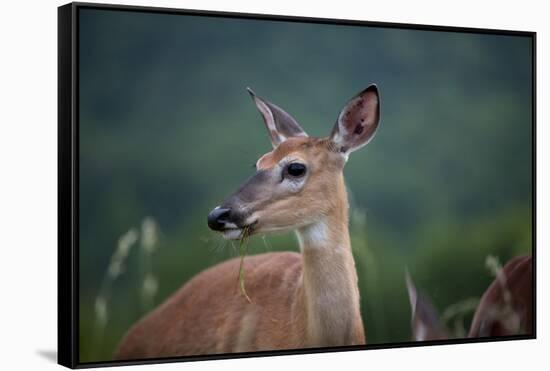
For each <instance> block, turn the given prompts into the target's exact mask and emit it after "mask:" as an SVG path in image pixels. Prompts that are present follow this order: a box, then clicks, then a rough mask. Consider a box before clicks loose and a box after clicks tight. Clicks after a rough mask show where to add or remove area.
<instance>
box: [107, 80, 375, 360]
mask: <svg viewBox="0 0 550 371" xmlns="http://www.w3.org/2000/svg"><path fill="white" fill-rule="evenodd" d="M250 93H251V95H252V97H253V98H254V101H255V102H256V104H257V106H258V108H259V109H260V112H261V113H262V116H263V117H264V121H265V122H266V125H267V128H268V131H269V130H278V131H275V132H274V133H271V137H272V144H273V145H274V147H275V148H274V150H273V151H271V152H269V153H267V154H265V155H264V156H262V157H261V158H260V159H259V160H258V162H257V165H256V166H257V168H258V172H257V173H256V174H255V175H254V176H252V177H251V178H250V179H249V180H248V181H247V182H246V183H245V184H244V185H243V186H242V187H241V188H240V189H239V190H238V191H237V192H236V193H234V194H233V195H232V196H230V198H229V199H227V200H226V201H224V203H223V204H222V205H221V206H220V207H222V208H224V209H226V210H231V213H232V215H233V214H234V215H239V216H234V218H235V219H234V220H233V221H231V223H232V224H233V225H234V226H236V225H237V224H235V223H238V225H239V227H238V228H243V226H246V227H247V231H250V233H252V234H260V233H261V234H264V233H268V232H272V231H288V230H295V231H296V233H297V235H298V240H299V242H300V250H301V254H296V253H290V252H286V253H268V254H261V255H255V256H250V257H247V258H246V260H245V272H246V277H245V282H246V291H247V293H248V296H249V297H250V298H251V300H252V303H249V302H248V301H247V299H246V298H245V296H244V295H243V294H242V293H241V292H240V290H239V282H238V274H239V261H238V260H236V259H233V260H230V261H228V262H225V263H222V264H219V265H217V266H215V267H212V268H210V269H208V270H206V271H204V272H202V273H200V274H199V275H197V276H196V277H195V278H193V279H192V280H191V281H190V282H188V283H187V284H186V285H184V286H183V287H182V288H181V289H180V290H179V291H178V292H176V293H175V294H174V295H173V296H172V297H170V298H168V300H166V302H164V304H162V305H161V306H160V307H158V308H157V309H155V310H154V311H153V312H152V313H150V314H149V315H147V316H146V317H145V318H143V319H142V320H141V321H139V322H138V323H137V324H135V325H134V326H133V327H132V328H131V329H130V330H129V332H128V334H127V335H126V336H125V338H124V339H123V340H122V342H121V344H120V346H119V348H118V349H117V351H116V355H115V356H116V358H117V359H138V358H150V357H167V356H181V355H201V354H214V353H232V352H251V351H259V350H277V349H297V348H307V347H324V346H344V345H356V344H364V343H365V335H364V332H363V322H362V319H361V314H360V309H359V288H358V285H357V273H356V270H355V262H354V260H353V255H352V252H351V246H350V238H349V231H348V200H347V194H346V187H345V184H344V177H343V168H344V165H345V163H346V160H347V156H348V154H349V152H351V151H352V150H355V149H357V148H359V147H361V146H363V145H364V144H366V143H367V142H368V141H369V140H370V139H371V138H372V136H373V134H374V131H375V130H376V127H377V126H378V116H379V112H378V110H379V108H378V91H377V88H376V86H375V85H371V86H370V87H369V88H367V89H366V90H364V91H363V92H361V93H360V94H359V95H358V96H357V97H356V98H354V99H353V100H352V101H351V102H350V103H349V104H348V106H346V108H345V109H344V111H343V112H352V113H353V114H354V116H353V119H354V120H359V122H361V125H365V128H367V130H350V128H351V127H352V126H353V127H355V126H356V125H357V123H356V122H351V121H350V120H347V119H345V118H342V119H339V121H338V122H337V123H336V126H335V129H334V130H333V135H331V137H330V138H322V139H319V138H310V137H307V136H306V134H305V132H303V130H302V129H301V128H300V127H299V125H298V124H297V123H296V122H295V121H294V119H292V118H291V117H290V116H289V115H288V114H287V113H285V112H284V111H282V110H281V109H280V108H278V107H276V106H274V105H272V104H270V103H268V102H265V101H263V100H262V99H261V98H259V97H257V96H256V95H255V94H254V93H253V92H252V91H250ZM359 103H360V105H361V107H360V109H359V110H357V107H356V106H358V104H359ZM364 104H366V106H368V107H369V109H367V110H365V109H363V108H362V107H363V105H364ZM270 110H271V111H270ZM371 111H372V112H371ZM340 116H342V114H341V115H340ZM348 116H349V114H348ZM352 121H353V120H352ZM277 128H279V129H277ZM281 138H283V140H282V141H281V142H279V140H280V139H281ZM289 162H299V163H301V164H302V165H304V166H305V168H306V169H307V172H304V173H302V174H301V175H300V176H296V177H294V178H293V177H292V176H290V175H289V174H287V175H288V178H287V177H285V169H287V166H288V165H289ZM215 210H217V209H215ZM239 213H240V214H239ZM216 228H218V227H217V225H216ZM217 230H219V231H220V232H222V233H224V232H227V231H226V230H224V229H223V228H220V229H217ZM235 230H236V229H235V228H233V230H230V231H229V232H228V233H234V232H235ZM237 233H238V230H237ZM237 235H238V234H237ZM231 236H232V235H231ZM230 238H235V237H230Z"/></svg>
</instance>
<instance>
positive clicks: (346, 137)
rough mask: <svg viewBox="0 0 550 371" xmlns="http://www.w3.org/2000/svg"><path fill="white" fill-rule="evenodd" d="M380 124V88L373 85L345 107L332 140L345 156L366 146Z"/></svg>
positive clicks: (333, 132) (331, 135)
mask: <svg viewBox="0 0 550 371" xmlns="http://www.w3.org/2000/svg"><path fill="white" fill-rule="evenodd" d="M379 122H380V98H379V95H378V88H377V86H376V85H374V84H372V85H370V86H369V87H368V88H366V89H365V90H363V91H362V92H361V93H359V94H357V95H356V96H355V97H354V98H353V99H352V100H350V101H349V102H348V104H347V105H346V106H345V107H344V109H343V110H342V112H340V115H339V116H338V121H336V124H334V128H333V129H332V133H331V134H330V138H331V140H332V142H333V143H334V144H335V145H336V148H337V149H338V150H339V151H340V152H342V153H343V154H344V155H347V154H349V153H350V152H353V151H355V150H358V149H359V148H361V147H363V146H364V145H366V144H367V143H368V142H369V141H370V140H371V139H372V138H373V137H374V133H375V132H376V129H377V128H378V123H379Z"/></svg>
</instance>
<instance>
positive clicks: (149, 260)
mask: <svg viewBox="0 0 550 371" xmlns="http://www.w3.org/2000/svg"><path fill="white" fill-rule="evenodd" d="M79 31H80V50H79V53H80V357H81V361H83V362H86V361H100V360H108V359H110V357H111V353H112V351H113V349H114V347H115V345H116V343H117V342H118V341H119V340H120V338H121V336H122V335H123V334H124V332H125V331H126V330H127V329H128V327H129V326H130V325H131V324H132V323H134V322H135V321H136V320H137V319H138V318H139V317H141V316H142V315H143V314H144V312H146V311H147V310H149V309H150V308H151V307H152V306H154V305H157V304H158V303H160V302H161V301H162V300H163V299H165V298H166V297H167V296H168V295H170V294H171V293H172V292H174V291H175V290H176V289H177V288H178V287H179V286H180V285H181V284H183V283H184V282H185V281H186V280H188V279H189V278H190V277H192V276H193V275H194V274H196V273H197V272H200V271H201V270H203V269H205V268H206V267H209V266H211V265H213V264H216V263H217V262H220V261H223V260H226V259H228V258H231V257H235V256H237V255H238V252H237V250H236V249H235V246H233V245H232V244H231V243H229V242H225V241H223V240H222V239H221V238H220V237H219V236H217V235H216V234H214V233H213V232H211V231H210V230H209V229H208V227H207V225H206V215H207V213H208V212H209V211H210V210H211V208H212V207H214V206H216V205H217V204H218V203H219V202H220V201H221V200H222V199H223V198H225V196H227V195H228V194H229V193H230V192H232V191H233V190H235V189H236V187H238V185H239V184H240V183H241V182H242V181H243V180H244V179H245V178H246V177H248V176H249V175H251V174H252V172H253V171H254V170H253V169H252V165H253V164H254V163H255V161H256V160H257V158H258V157H259V156H260V155H262V154H263V153H265V152H267V151H269V150H270V144H269V140H268V136H267V133H266V132H265V128H264V125H263V123H262V121H261V118H260V116H259V114H258V112H257V111H256V108H255V107H254V105H253V104H252V102H251V101H250V98H249V97H248V95H247V93H246V91H245V87H246V86H250V87H252V88H253V89H254V90H255V91H256V92H257V93H258V94H259V95H261V96H263V97H265V98H267V99H268V100H270V101H272V102H274V103H276V104H277V105H280V106H281V107H283V108H284V109H285V110H287V111H288V112H289V113H290V114H292V115H293V116H294V117H295V118H296V119H297V120H298V121H299V122H300V123H301V125H302V126H303V127H304V128H305V130H306V131H307V132H308V133H309V134H310V135H312V136H325V135H328V133H329V132H330V129H331V128H332V125H333V123H334V121H335V119H336V117H337V115H338V113H339V112H340V109H341V108H342V107H343V106H344V104H345V103H346V101H347V100H348V99H350V98H351V97H352V96H353V95H355V94H356V93H357V92H358V91H360V90H362V89H363V88H364V87H366V86H367V85H368V84H370V83H376V84H378V86H379V88H380V91H381V110H382V119H381V127H380V130H379V132H378V134H377V136H376V138H375V139H374V140H373V141H372V142H371V143H370V144H369V145H368V146H367V147H366V148H365V149H363V150H361V151H358V152H356V153H354V154H352V155H351V158H350V161H349V162H348V164H347V167H346V170H345V174H346V180H347V185H348V188H349V191H350V199H351V201H352V205H351V214H352V215H351V216H352V217H351V232H352V245H353V249H354V253H355V257H356V263H357V268H358V273H359V280H360V289H361V295H362V311H363V318H364V322H365V327H366V333H367V341H368V342H369V343H371V344H372V343H392V342H402V341H408V340H409V339H410V327H409V318H410V311H409V304H408V298H407V293H406V288H405V282H404V271H405V268H408V269H409V271H410V272H411V275H412V276H413V278H414V279H415V281H416V283H417V285H418V286H419V287H421V288H423V289H424V290H425V291H426V292H428V293H429V294H430V296H431V297H432V299H433V300H434V302H435V304H436V305H437V307H438V309H439V310H440V311H441V312H443V311H444V310H445V308H448V307H449V306H450V305H453V304H456V303H457V302H460V301H462V300H466V299H468V298H472V297H479V296H480V295H481V293H482V292H483V290H484V289H485V288H486V287H487V285H488V284H489V282H490V281H491V280H492V277H491V275H490V272H489V271H488V270H487V269H486V268H485V266H484V262H485V259H486V257H487V256H488V255H494V256H496V257H498V258H499V259H500V260H501V261H502V262H505V261H506V260H508V259H509V258H510V257H512V256H515V255H517V254H523V253H529V252H530V251H531V249H532V228H533V225H532V197H533V194H532V175H533V174H532V165H533V164H532V148H533V143H532V135H533V133H532V126H531V123H532V96H531V89H532V69H531V48H532V45H531V40H530V39H529V38H527V37H522V36H510V35H492V34H475V33H458V32H434V31H423V30H404V29H394V28H382V27H358V26H344V25H321V24H311V23H294V22H282V21H260V20H244V19H227V18H217V17H203V16H181V15H173V14H150V13H141V12H128V11H115V10H97V9H95V10H94V9H84V10H81V11H80V29H79ZM144 220H146V221H151V220H154V223H155V225H156V226H158V238H157V240H156V241H155V243H156V250H155V252H154V254H148V255H147V254H146V255H143V254H138V253H133V252H132V251H126V252H128V254H127V256H125V259H126V260H125V263H124V265H123V266H122V267H121V268H122V270H121V272H120V274H119V275H117V276H116V278H117V279H116V280H115V281H113V282H110V283H109V285H110V287H109V289H108V290H109V296H108V300H107V301H106V302H104V303H99V304H98V300H97V298H98V296H99V295H101V292H103V291H102V290H104V289H102V287H104V285H105V282H106V281H105V280H106V279H105V277H106V276H108V270H109V267H110V264H111V263H112V255H113V254H114V252H115V251H116V250H117V246H118V247H120V242H119V238H120V237H121V236H124V235H125V234H126V233H127V232H128V231H130V230H132V229H133V230H136V231H138V235H139V230H140V228H141V226H142V223H143V221H144ZM138 239H139V238H138ZM136 241H137V240H136ZM136 241H133V243H135V244H136V246H137V245H140V242H139V241H137V242H136ZM135 249H137V247H136V248H135ZM297 249H298V245H297V242H296V240H295V238H294V236H293V235H292V234H290V233H289V234H285V235H279V236H268V237H266V238H261V237H255V238H253V239H252V241H251V245H250V248H249V253H261V252H265V251H272V250H297ZM144 256H145V258H144ZM144 266H146V267H147V269H146V273H144V269H143V267H144ZM147 275H150V276H151V277H154V282H153V281H149V282H148V283H147V284H145V283H144V281H146V279H145V277H146V276H147ZM153 283H154V284H153ZM144 285H145V286H147V285H149V286H148V287H149V290H151V289H152V288H154V290H152V291H151V293H152V297H153V298H154V299H153V300H152V303H150V304H149V305H148V306H146V307H144V306H143V305H139V304H140V303H141V302H142V300H141V299H140V298H141V297H142V294H143V293H142V291H143V289H144V288H143V287H144ZM98 315H99V316H100V317H101V316H102V315H103V316H104V317H101V318H103V319H102V320H104V321H105V322H102V323H104V330H102V333H101V334H98V333H97V332H98V331H97V326H98ZM101 318H100V319H101ZM464 321H465V322H466V324H467V323H468V321H469V317H468V313H466V314H465V319H464ZM100 322H101V321H100Z"/></svg>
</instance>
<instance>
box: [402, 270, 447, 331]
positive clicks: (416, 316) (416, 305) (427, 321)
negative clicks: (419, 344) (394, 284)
mask: <svg viewBox="0 0 550 371" xmlns="http://www.w3.org/2000/svg"><path fill="white" fill-rule="evenodd" d="M405 282H406V283H407V292H408V293H409V301H410V304H411V332H412V340H415V341H425V340H441V339H449V334H448V332H447V329H446V328H445V326H444V325H443V324H442V323H441V320H440V319H439V315H438V313H437V310H436V309H435V306H434V305H433V303H432V301H431V300H430V298H429V297H427V296H426V295H424V294H423V293H422V292H420V291H419V290H418V289H417V288H416V286H415V284H414V282H413V280H412V278H411V276H410V274H409V271H408V270H406V271H405Z"/></svg>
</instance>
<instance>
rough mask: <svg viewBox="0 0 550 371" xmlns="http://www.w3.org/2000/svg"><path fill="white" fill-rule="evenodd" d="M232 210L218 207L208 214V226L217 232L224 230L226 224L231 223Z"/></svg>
mask: <svg viewBox="0 0 550 371" xmlns="http://www.w3.org/2000/svg"><path fill="white" fill-rule="evenodd" d="M230 211H231V210H230V209H224V208H221V207H217V208H215V209H214V210H212V211H211V212H210V214H208V226H209V227H210V229H213V230H215V231H221V230H223V229H224V226H225V223H227V222H228V221H229V212H230Z"/></svg>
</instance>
